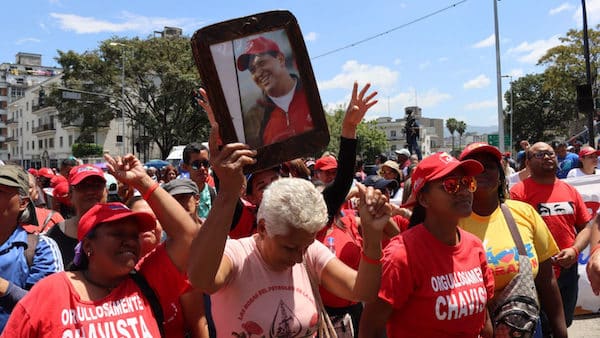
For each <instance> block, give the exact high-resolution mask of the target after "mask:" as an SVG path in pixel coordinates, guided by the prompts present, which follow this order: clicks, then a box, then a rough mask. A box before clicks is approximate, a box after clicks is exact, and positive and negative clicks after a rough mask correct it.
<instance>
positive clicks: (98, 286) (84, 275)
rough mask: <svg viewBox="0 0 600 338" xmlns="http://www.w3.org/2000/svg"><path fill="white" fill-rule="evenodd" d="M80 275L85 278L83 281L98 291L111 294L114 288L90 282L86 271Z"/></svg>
mask: <svg viewBox="0 0 600 338" xmlns="http://www.w3.org/2000/svg"><path fill="white" fill-rule="evenodd" d="M82 275H83V278H85V280H86V281H87V282H88V283H90V284H92V285H93V286H95V287H97V288H100V289H103V290H106V291H108V293H111V292H112V290H113V289H114V288H115V287H114V286H113V287H111V286H106V285H103V284H101V283H98V282H96V281H94V280H92V279H91V278H90V277H89V276H88V271H87V270H83V272H82Z"/></svg>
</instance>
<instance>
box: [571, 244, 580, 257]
mask: <svg viewBox="0 0 600 338" xmlns="http://www.w3.org/2000/svg"><path fill="white" fill-rule="evenodd" d="M571 249H573V250H574V251H575V259H579V250H577V247H575V245H573V246H572V247H571Z"/></svg>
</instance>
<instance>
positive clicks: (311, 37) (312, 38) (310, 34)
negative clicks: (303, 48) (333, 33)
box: [304, 32, 317, 41]
mask: <svg viewBox="0 0 600 338" xmlns="http://www.w3.org/2000/svg"><path fill="white" fill-rule="evenodd" d="M304 40H306V41H315V40H317V33H316V32H308V33H307V34H306V35H305V36H304Z"/></svg>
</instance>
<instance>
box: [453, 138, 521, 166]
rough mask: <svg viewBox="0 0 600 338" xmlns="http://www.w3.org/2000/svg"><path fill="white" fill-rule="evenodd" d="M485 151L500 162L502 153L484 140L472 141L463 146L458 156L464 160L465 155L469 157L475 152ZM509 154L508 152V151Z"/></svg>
mask: <svg viewBox="0 0 600 338" xmlns="http://www.w3.org/2000/svg"><path fill="white" fill-rule="evenodd" d="M481 153H486V154H490V155H492V156H494V157H495V158H496V159H497V160H498V162H502V153H501V152H500V150H499V149H498V148H496V147H494V146H491V145H489V144H487V143H485V142H473V143H471V144H469V145H468V146H466V147H465V149H464V150H463V151H462V153H460V156H459V157H458V159H459V160H461V161H462V160H464V159H465V157H469V156H472V155H475V154H481ZM508 154H509V156H510V153H508Z"/></svg>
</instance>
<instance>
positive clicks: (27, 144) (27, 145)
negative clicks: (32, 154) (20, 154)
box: [25, 142, 29, 150]
mask: <svg viewBox="0 0 600 338" xmlns="http://www.w3.org/2000/svg"><path fill="white" fill-rule="evenodd" d="M25 149H27V150H29V142H25Z"/></svg>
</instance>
